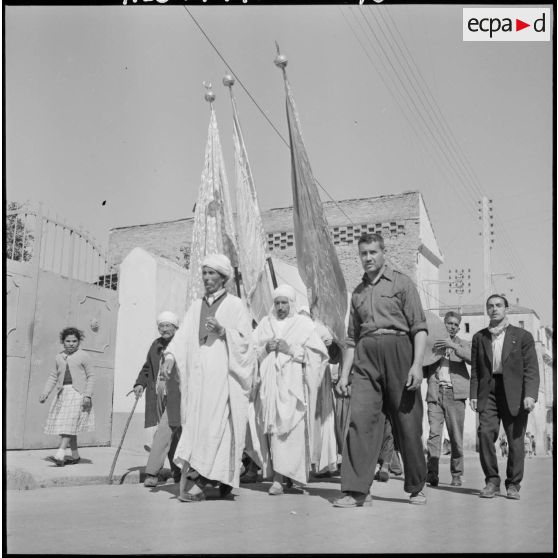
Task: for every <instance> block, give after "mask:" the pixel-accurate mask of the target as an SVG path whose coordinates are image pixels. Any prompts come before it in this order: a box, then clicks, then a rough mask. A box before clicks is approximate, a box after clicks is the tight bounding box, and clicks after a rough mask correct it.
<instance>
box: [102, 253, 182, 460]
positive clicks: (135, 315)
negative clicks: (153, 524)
mask: <svg viewBox="0 0 558 558" xmlns="http://www.w3.org/2000/svg"><path fill="white" fill-rule="evenodd" d="M187 277H188V271H187V270H185V269H184V268H182V267H180V266H178V265H176V264H174V263H172V262H170V261H168V260H165V259H163V258H160V257H157V256H154V255H152V254H150V253H149V252H146V251H145V250H143V249H142V248H134V249H133V250H132V251H131V252H130V253H129V254H128V255H127V256H126V257H125V258H124V260H123V261H122V263H121V264H120V271H119V285H118V294H119V304H120V306H119V310H118V325H117V331H116V348H115V374H114V397H113V422H112V445H118V444H119V442H120V439H121V436H122V433H123V430H124V426H125V423H126V420H127V418H128V416H129V414H130V412H131V409H132V406H133V403H134V395H133V394H130V395H128V396H127V395H126V394H127V393H129V392H130V390H131V389H132V388H133V386H134V383H135V380H136V378H137V376H138V373H139V371H140V370H141V367H142V366H143V364H144V362H145V358H146V356H147V351H148V350H149V347H150V346H151V343H152V342H153V341H154V340H155V339H156V338H157V337H158V336H159V332H158V329H157V324H156V318H157V315H158V314H159V313H160V312H162V311H163V310H170V311H172V312H174V313H175V314H177V316H178V317H179V319H182V318H183V316H184V311H185V308H184V305H185V301H186V280H187ZM144 417H145V403H144V398H143V397H142V398H141V400H140V401H139V402H138V404H137V406H136V410H135V412H134V415H133V419H132V421H131V422H130V426H129V428H128V432H127V434H126V438H125V444H124V447H127V448H130V449H132V448H133V449H140V450H141V448H142V447H143V445H144V444H147V445H150V444H151V437H152V434H153V429H148V430H147V431H144V428H143V425H144Z"/></svg>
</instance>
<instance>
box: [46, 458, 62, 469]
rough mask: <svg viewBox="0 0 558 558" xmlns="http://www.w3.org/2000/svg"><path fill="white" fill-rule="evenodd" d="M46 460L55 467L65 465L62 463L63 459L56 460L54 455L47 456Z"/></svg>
mask: <svg viewBox="0 0 558 558" xmlns="http://www.w3.org/2000/svg"><path fill="white" fill-rule="evenodd" d="M47 459H48V460H49V461H52V462H53V463H54V464H55V465H56V466H57V467H64V465H66V462H65V461H64V459H56V457H54V455H49V456H48V457H47Z"/></svg>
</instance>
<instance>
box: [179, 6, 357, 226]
mask: <svg viewBox="0 0 558 558" xmlns="http://www.w3.org/2000/svg"><path fill="white" fill-rule="evenodd" d="M183 8H184V9H185V10H186V11H187V12H188V15H189V16H190V17H191V18H192V20H193V22H194V23H195V24H196V26H197V27H198V29H199V30H200V31H201V32H202V34H203V36H204V37H205V38H206V39H207V41H208V42H209V44H210V45H211V46H212V47H213V50H214V51H215V52H216V53H217V55H218V56H219V58H220V59H221V60H222V61H223V63H224V64H225V66H226V67H227V68H228V69H229V71H230V72H231V74H232V75H233V76H234V77H235V78H236V80H237V81H238V83H239V84H240V86H241V87H242V89H244V91H245V93H246V94H247V95H248V97H249V98H250V100H251V101H252V102H253V103H254V105H256V107H257V108H258V110H259V111H260V113H261V114H262V115H263V117H264V118H265V119H266V120H267V122H268V124H269V125H270V126H271V127H272V128H273V130H274V131H275V133H276V134H277V135H278V136H279V137H280V138H281V140H282V141H283V143H284V144H285V145H286V146H287V148H288V149H289V150H290V149H291V146H290V144H289V143H288V142H287V140H286V139H285V138H284V137H283V135H282V134H281V132H280V131H279V130H278V129H277V127H276V126H275V124H273V122H272V121H271V120H270V119H269V117H268V116H267V114H266V113H265V111H264V110H263V109H262V108H261V107H260V105H259V104H258V102H257V101H256V99H254V97H253V96H252V94H251V93H250V91H248V88H247V87H246V86H245V85H244V83H243V82H242V80H241V79H240V78H239V77H238V75H237V74H236V72H235V71H234V70H233V69H232V67H231V65H230V64H229V63H228V62H227V61H226V60H225V58H224V57H223V55H222V54H221V52H220V51H219V49H218V48H217V47H216V46H215V44H214V43H213V41H212V40H211V39H210V38H209V36H208V35H207V33H206V32H205V31H204V29H203V27H202V26H201V25H200V24H199V23H198V20H197V19H196V18H195V17H194V16H193V14H192V12H191V11H190V10H189V9H188V8H187V7H186V6H183ZM314 180H315V181H316V184H317V185H318V186H319V187H320V188H321V189H322V190H323V191H324V192H325V193H326V195H327V196H328V198H329V199H330V200H331V201H332V202H333V203H334V204H335V205H336V206H337V209H339V211H340V212H341V213H342V214H343V215H344V216H345V217H346V218H347V219H348V220H349V222H350V223H351V224H352V225H354V224H355V223H354V221H353V220H352V219H351V218H350V217H349V216H348V215H347V214H346V213H345V211H343V208H342V207H341V206H340V205H339V203H338V202H337V201H336V200H335V199H334V198H333V197H332V196H331V194H330V193H329V192H328V191H327V190H326V189H325V188H324V187H323V186H322V185H321V183H320V181H319V180H318V179H317V178H316V177H314Z"/></svg>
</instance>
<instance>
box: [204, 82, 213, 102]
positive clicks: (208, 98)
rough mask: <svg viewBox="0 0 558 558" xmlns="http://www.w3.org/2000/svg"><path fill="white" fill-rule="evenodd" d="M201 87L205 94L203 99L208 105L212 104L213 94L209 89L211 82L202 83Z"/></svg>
mask: <svg viewBox="0 0 558 558" xmlns="http://www.w3.org/2000/svg"><path fill="white" fill-rule="evenodd" d="M203 86H204V87H205V89H206V92H205V95H204V96H203V98H204V99H205V100H206V101H207V102H208V103H212V102H213V101H214V100H215V93H213V90H212V89H211V87H212V85H211V82H210V81H204V82H203Z"/></svg>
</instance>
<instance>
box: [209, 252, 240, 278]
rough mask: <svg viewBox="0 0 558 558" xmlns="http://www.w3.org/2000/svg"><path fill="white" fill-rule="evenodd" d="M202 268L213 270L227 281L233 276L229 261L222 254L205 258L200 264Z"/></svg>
mask: <svg viewBox="0 0 558 558" xmlns="http://www.w3.org/2000/svg"><path fill="white" fill-rule="evenodd" d="M202 267H210V268H211V269H214V270H215V271H217V272H219V273H220V274H221V275H224V276H225V277H226V278H227V280H228V279H230V278H231V277H232V275H233V268H232V266H231V261H230V260H229V258H227V256H225V255H224V254H211V255H210V256H206V257H205V258H204V260H203V262H202Z"/></svg>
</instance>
